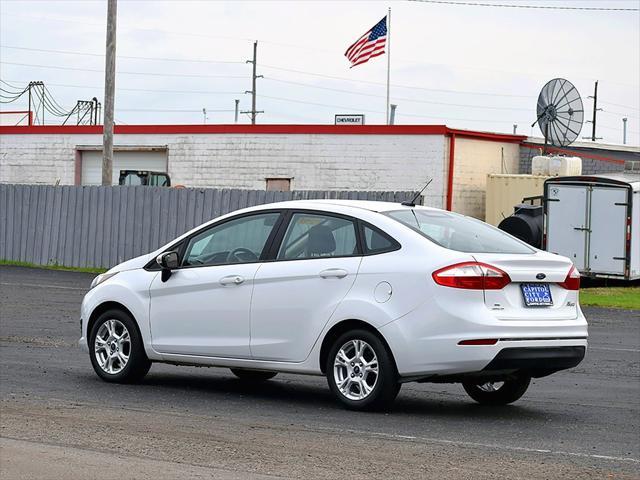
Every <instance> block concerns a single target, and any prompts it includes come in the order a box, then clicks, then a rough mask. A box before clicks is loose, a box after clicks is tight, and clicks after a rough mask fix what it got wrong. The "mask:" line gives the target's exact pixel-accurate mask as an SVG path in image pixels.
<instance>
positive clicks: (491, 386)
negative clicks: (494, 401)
mask: <svg viewBox="0 0 640 480" xmlns="http://www.w3.org/2000/svg"><path fill="white" fill-rule="evenodd" d="M503 386H504V382H487V383H482V384H479V385H478V388H479V389H480V390H482V391H483V392H487V393H491V392H497V391H498V390H500V389H501V388H502V387H503Z"/></svg>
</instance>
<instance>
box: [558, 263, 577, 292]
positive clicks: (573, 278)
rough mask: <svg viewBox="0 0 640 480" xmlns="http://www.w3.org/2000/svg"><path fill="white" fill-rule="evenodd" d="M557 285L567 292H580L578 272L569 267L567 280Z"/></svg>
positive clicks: (574, 268)
mask: <svg viewBox="0 0 640 480" xmlns="http://www.w3.org/2000/svg"><path fill="white" fill-rule="evenodd" d="M558 285H560V286H561V287H562V288H566V289H567V290H580V272H579V271H578V270H576V267H574V266H573V265H571V270H569V273H567V278H565V279H564V282H561V283H559V284H558Z"/></svg>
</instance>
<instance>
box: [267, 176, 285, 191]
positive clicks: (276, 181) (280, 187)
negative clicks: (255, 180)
mask: <svg viewBox="0 0 640 480" xmlns="http://www.w3.org/2000/svg"><path fill="white" fill-rule="evenodd" d="M266 180H267V192H289V191H291V179H290V178H267V179H266Z"/></svg>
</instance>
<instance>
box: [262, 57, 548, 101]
mask: <svg viewBox="0 0 640 480" xmlns="http://www.w3.org/2000/svg"><path fill="white" fill-rule="evenodd" d="M261 66H262V68H267V69H271V70H280V71H282V72H290V73H299V74H302V75H311V76H314V77H320V78H329V79H332V80H342V81H346V82H352V83H366V84H368V85H382V86H386V83H384V82H374V81H371V80H354V79H352V78H347V77H338V76H335V75H325V74H322V73H314V72H307V71H304V70H295V69H293V68H284V67H277V66H275V65H261ZM393 87H394V88H406V89H410V90H424V91H428V92H441V93H457V94H464V95H487V96H493V97H509V98H511V97H513V98H536V96H534V95H511V94H506V93H487V92H474V91H465V90H447V89H442V88H427V87H418V86H416V85H402V84H396V83H394V84H393Z"/></svg>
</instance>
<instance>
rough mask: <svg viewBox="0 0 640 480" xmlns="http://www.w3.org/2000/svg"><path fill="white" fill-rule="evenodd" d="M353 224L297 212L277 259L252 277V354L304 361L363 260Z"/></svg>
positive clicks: (258, 356)
mask: <svg viewBox="0 0 640 480" xmlns="http://www.w3.org/2000/svg"><path fill="white" fill-rule="evenodd" d="M358 252H359V246H358V241H357V235H356V228H355V223H354V221H353V220H351V219H349V218H345V217H341V216H336V215H332V214H328V213H327V214H325V213H314V212H295V213H293V214H292V215H291V219H290V221H289V224H288V225H287V227H286V230H285V233H284V237H283V240H282V242H281V246H280V248H279V251H278V253H277V256H276V258H275V259H274V261H271V262H269V263H264V264H262V265H261V267H260V269H259V270H258V272H257V274H256V276H255V279H254V291H253V299H252V304H251V353H252V355H253V358H255V359H259V360H275V361H286V362H301V361H303V360H304V359H305V358H307V356H308V355H309V352H310V351H311V349H312V348H313V345H314V343H315V342H316V340H317V338H318V336H319V335H320V333H321V332H322V329H323V328H324V326H325V325H326V323H327V322H328V321H329V319H330V318H331V315H332V314H333V312H334V311H335V310H336V308H337V307H338V305H339V304H340V302H341V301H342V300H343V299H344V298H345V296H346V295H347V293H348V292H349V290H350V289H351V287H352V285H353V283H354V281H355V278H356V275H357V273H358V268H359V266H360V262H361V259H362V257H361V256H360V254H359V253H358Z"/></svg>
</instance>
